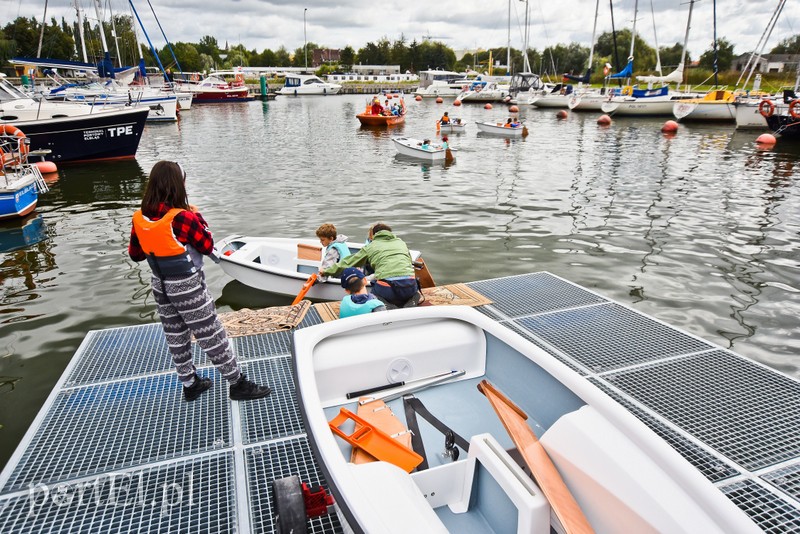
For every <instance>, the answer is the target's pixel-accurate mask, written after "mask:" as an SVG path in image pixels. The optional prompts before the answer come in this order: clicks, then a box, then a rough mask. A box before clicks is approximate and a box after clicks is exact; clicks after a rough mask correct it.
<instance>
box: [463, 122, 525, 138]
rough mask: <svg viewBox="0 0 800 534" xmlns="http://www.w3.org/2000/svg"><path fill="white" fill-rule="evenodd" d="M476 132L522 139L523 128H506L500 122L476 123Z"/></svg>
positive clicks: (522, 126)
mask: <svg viewBox="0 0 800 534" xmlns="http://www.w3.org/2000/svg"><path fill="white" fill-rule="evenodd" d="M475 124H477V125H478V130H479V131H481V132H483V133H488V134H494V135H502V136H504V137H522V132H523V131H524V130H525V126H524V125H522V124H520V125H519V126H517V127H506V126H505V125H504V124H503V123H502V122H476V123H475Z"/></svg>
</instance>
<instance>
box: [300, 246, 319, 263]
mask: <svg viewBox="0 0 800 534" xmlns="http://www.w3.org/2000/svg"><path fill="white" fill-rule="evenodd" d="M297 259H298V260H314V261H321V260H322V247H321V246H319V245H306V244H304V243H298V244H297Z"/></svg>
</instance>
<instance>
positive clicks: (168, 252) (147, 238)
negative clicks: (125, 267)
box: [133, 208, 186, 258]
mask: <svg viewBox="0 0 800 534" xmlns="http://www.w3.org/2000/svg"><path fill="white" fill-rule="evenodd" d="M182 211H184V210H183V209H181V208H172V209H171V210H169V211H168V212H167V213H166V215H164V216H163V217H161V218H160V219H158V220H157V221H151V220H150V219H148V218H147V217H145V216H144V214H143V213H142V210H137V211H136V213H134V214H133V229H134V230H135V231H136V237H137V238H138V239H139V244H140V245H141V247H142V250H144V253H145V254H147V255H148V256H156V257H158V258H168V257H171V256H179V255H183V254H186V245H184V244H183V243H181V242H180V241H178V239H177V238H176V237H175V233H174V232H173V231H172V220H173V219H175V216H176V215H178V214H179V213H180V212H182Z"/></svg>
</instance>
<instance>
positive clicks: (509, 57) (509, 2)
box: [506, 0, 599, 75]
mask: <svg viewBox="0 0 800 534" xmlns="http://www.w3.org/2000/svg"><path fill="white" fill-rule="evenodd" d="M598 1H599V0H598ZM506 67H507V68H508V69H507V70H508V74H509V75H511V0H508V46H507V51H506Z"/></svg>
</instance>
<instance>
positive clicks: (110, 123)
mask: <svg viewBox="0 0 800 534" xmlns="http://www.w3.org/2000/svg"><path fill="white" fill-rule="evenodd" d="M149 112H150V110H149V108H144V107H142V108H133V109H123V110H119V111H103V112H99V113H96V114H91V115H83V116H77V117H61V118H57V119H43V120H39V121H19V122H15V123H14V125H15V126H16V127H17V128H19V129H20V130H22V131H23V132H24V133H25V135H26V136H27V137H29V138H30V140H31V144H30V147H31V150H40V149H45V150H50V151H51V152H50V153H49V154H47V155H46V156H45V158H46V159H48V160H50V161H55V162H64V161H85V160H101V159H118V158H132V157H134V156H135V155H136V150H137V149H138V147H139V140H140V139H141V137H142V131H143V130H144V124H145V121H146V120H147V115H148V113H149Z"/></svg>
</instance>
